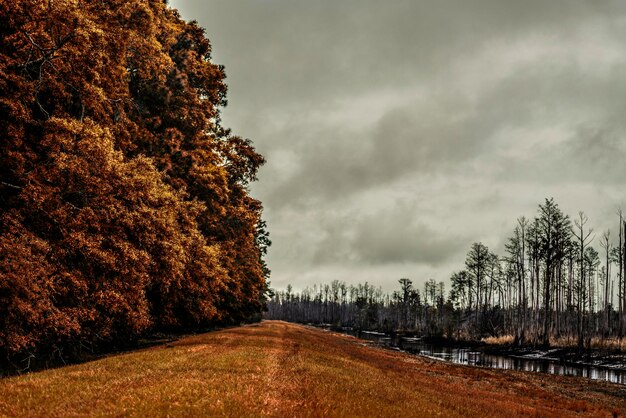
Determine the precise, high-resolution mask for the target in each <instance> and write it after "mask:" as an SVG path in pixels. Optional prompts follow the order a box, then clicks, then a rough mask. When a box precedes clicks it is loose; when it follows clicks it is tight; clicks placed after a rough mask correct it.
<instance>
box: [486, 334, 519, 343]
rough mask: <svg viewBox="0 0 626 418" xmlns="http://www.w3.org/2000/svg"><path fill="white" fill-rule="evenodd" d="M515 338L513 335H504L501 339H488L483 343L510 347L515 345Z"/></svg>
mask: <svg viewBox="0 0 626 418" xmlns="http://www.w3.org/2000/svg"><path fill="white" fill-rule="evenodd" d="M514 340H515V337H513V336H512V335H502V336H500V337H486V338H483V339H482V340H481V341H482V342H484V343H485V344H490V345H510V344H513V341H514Z"/></svg>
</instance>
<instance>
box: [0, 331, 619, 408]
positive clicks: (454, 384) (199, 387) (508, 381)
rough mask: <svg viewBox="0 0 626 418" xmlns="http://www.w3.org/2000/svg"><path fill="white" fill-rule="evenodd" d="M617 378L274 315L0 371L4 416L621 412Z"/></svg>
mask: <svg viewBox="0 0 626 418" xmlns="http://www.w3.org/2000/svg"><path fill="white" fill-rule="evenodd" d="M625 414H626V387H624V386H619V385H614V384H609V383H603V382H593V381H588V380H585V379H580V378H573V377H558V376H549V375H541V374H531V373H524V372H504V371H498V370H488V369H480V368H473V367H467V366H458V365H451V364H446V363H442V362H437V361H431V360H428V359H423V358H417V357H413V356H410V355H405V354H402V353H398V352H393V351H387V350H383V349H379V348H375V347H371V346H368V345H365V343H364V342H363V341H361V340H357V339H355V338H352V337H348V336H343V335H338V334H334V333H330V332H324V331H321V330H316V329H310V328H307V327H303V326H299V325H294V324H288V323H284V322H277V321H265V322H263V323H261V324H256V325H249V326H244V327H240V328H231V329H226V330H222V331H217V332H212V333H208V334H202V335H196V336H192V337H188V338H184V339H181V340H179V341H177V342H174V343H171V344H167V345H163V346H158V347H153V348H150V349H146V350H141V351H136V352H131V353H126V354H122V355H115V356H110V357H106V358H103V359H100V360H97V361H93V362H89V363H84V364H79V365H74V366H68V367H63V368H58V369H53V370H46V371H42V372H38V373H31V374H27V375H23V376H18V377H12V378H7V379H3V380H0V415H3V416H46V417H54V416H59V417H61V416H63V417H65V416H103V415H107V416H264V415H269V416H280V417H288V416H320V415H327V416H343V417H352V416H384V417H404V416H424V417H432V416H481V417H482V416H516V415H528V416H542V417H549V416H566V417H570V416H577V415H580V416H607V417H611V416H626V415H625Z"/></svg>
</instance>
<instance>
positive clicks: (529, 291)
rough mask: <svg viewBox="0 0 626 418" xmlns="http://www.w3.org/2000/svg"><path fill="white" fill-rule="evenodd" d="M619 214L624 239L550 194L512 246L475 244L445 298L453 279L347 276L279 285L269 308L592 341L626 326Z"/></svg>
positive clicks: (528, 338)
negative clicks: (388, 284)
mask: <svg viewBox="0 0 626 418" xmlns="http://www.w3.org/2000/svg"><path fill="white" fill-rule="evenodd" d="M617 218H618V219H616V221H617V222H616V224H617V225H618V232H617V234H615V235H617V238H618V239H617V242H614V240H612V239H611V232H610V231H606V232H604V233H602V235H601V237H600V238H599V239H598V238H597V237H596V235H595V234H594V232H593V230H592V229H590V228H589V226H588V219H587V217H586V216H585V215H584V213H582V212H581V213H579V214H578V216H577V217H576V218H575V219H574V220H573V221H572V219H571V218H570V217H569V216H568V215H566V214H564V213H563V212H562V211H561V209H560V208H559V206H558V205H557V204H556V203H555V202H554V200H553V199H546V200H545V201H544V202H543V203H542V204H540V205H539V207H538V211H537V215H536V216H535V217H534V218H533V219H532V220H529V219H527V218H525V217H521V218H519V219H518V220H517V223H516V225H515V228H514V229H513V232H512V234H511V236H510V237H509V238H508V241H507V244H506V246H505V253H504V254H502V255H497V254H495V253H493V252H492V251H491V250H490V249H489V248H488V247H487V246H485V245H484V244H482V243H480V242H478V243H474V244H472V246H471V248H470V250H469V252H468V254H467V257H466V260H465V268H464V269H463V270H461V271H458V272H455V273H454V274H452V277H451V278H450V281H451V289H450V292H449V294H448V295H447V297H446V298H445V301H444V289H443V283H439V284H437V283H436V282H434V281H432V280H431V281H428V282H426V285H425V287H424V289H423V290H422V291H421V292H420V290H417V289H415V288H413V286H412V282H411V281H410V280H408V279H401V280H400V290H399V291H397V292H394V293H393V294H391V295H385V294H383V293H382V292H381V291H380V290H377V291H374V290H373V289H372V290H367V289H370V287H369V286H368V285H367V284H366V285H365V286H360V285H359V286H349V287H346V285H345V284H342V283H340V282H338V283H333V284H331V286H320V287H317V288H314V289H313V291H311V290H310V289H305V291H303V292H302V293H301V294H295V295H294V294H292V293H291V292H286V293H285V292H278V293H276V295H275V296H274V298H273V300H272V301H271V303H270V311H269V314H270V315H272V316H273V317H280V318H285V319H292V320H297V321H305V322H327V323H335V322H337V323H340V324H345V325H349V326H365V327H369V328H379V329H383V328H400V329H412V330H415V331H417V332H421V333H436V334H439V335H447V336H449V337H455V338H481V337H485V336H502V335H512V336H513V337H514V342H515V343H516V344H519V345H523V344H538V345H544V346H548V345H550V344H551V342H554V341H555V340H563V339H566V340H569V341H570V342H572V343H575V344H576V345H577V347H578V349H579V350H582V349H583V348H585V347H589V346H590V342H591V339H592V338H594V337H595V338H612V337H615V338H622V337H624V334H625V333H626V281H625V279H624V274H625V271H626V255H625V251H626V244H625V243H626V239H624V236H625V234H626V222H624V219H623V216H622V213H621V211H620V212H619V213H618V214H617ZM615 235H614V236H615ZM595 242H597V243H598V244H599V246H600V251H598V250H597V249H596V248H595V247H594V246H593V244H594V243H595ZM336 289H339V290H336ZM346 289H347V290H346ZM338 296H339V298H338ZM364 312H365V313H364ZM363 315H365V316H366V317H367V319H366V320H365V321H364V322H363V321H362V318H363Z"/></svg>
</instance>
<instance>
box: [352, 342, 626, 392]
mask: <svg viewBox="0 0 626 418" xmlns="http://www.w3.org/2000/svg"><path fill="white" fill-rule="evenodd" d="M348 333H349V334H352V335H356V333H354V332H348ZM360 338H363V339H366V340H370V341H376V342H377V343H379V344H381V345H383V346H387V347H394V348H399V349H401V350H404V351H407V352H409V353H414V354H420V355H424V356H427V357H431V358H434V359H439V360H443V361H449V362H452V363H457V364H467V365H471V366H482V367H490V368H493V369H505V370H524V371H529V372H539V373H550V374H556V375H561V376H579V377H586V378H589V379H595V380H606V381H608V382H613V383H621V384H626V371H624V370H621V369H611V368H607V367H596V366H584V365H565V364H560V363H559V362H558V361H555V360H546V359H538V358H532V357H531V358H526V357H522V356H517V357H516V356H505V355H493V354H486V353H483V352H482V351H476V349H472V348H457V347H446V346H437V345H434V344H428V343H425V342H424V341H422V340H421V339H420V338H391V337H389V336H386V335H385V334H382V333H378V332H362V333H361V335H360Z"/></svg>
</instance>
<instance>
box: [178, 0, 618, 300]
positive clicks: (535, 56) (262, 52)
mask: <svg viewBox="0 0 626 418" xmlns="http://www.w3.org/2000/svg"><path fill="white" fill-rule="evenodd" d="M171 3H172V6H174V7H178V8H179V9H180V10H181V12H182V15H183V17H185V18H187V19H196V20H198V21H199V22H200V24H201V25H202V26H204V27H206V29H207V34H208V36H209V38H210V39H211V41H212V44H213V47H214V59H215V60H216V61H217V62H218V63H220V64H225V66H226V72H227V74H228V79H227V81H228V84H229V106H228V107H227V108H226V109H225V110H224V112H223V116H224V118H223V119H224V122H225V125H227V126H229V127H232V128H233V130H234V132H236V133H238V134H240V135H243V136H246V137H250V138H251V139H252V140H253V141H254V142H255V144H256V146H257V147H258V149H259V151H261V152H262V153H263V154H264V155H265V156H266V157H267V160H268V163H267V165H266V166H265V167H264V168H263V169H262V170H261V173H260V182H259V183H257V184H255V185H254V186H253V192H254V193H255V194H256V196H258V197H259V198H260V199H261V200H262V201H263V202H264V204H265V207H266V212H265V215H266V217H267V220H268V225H269V228H270V232H271V233H272V240H273V242H274V246H273V247H272V249H271V251H270V255H269V263H270V267H271V268H272V270H273V279H272V280H273V283H274V284H275V285H276V286H284V285H286V284H287V283H288V282H290V283H292V284H294V285H295V287H296V288H300V287H304V286H305V285H306V284H307V282H308V281H311V280H319V281H323V280H326V279H328V280H332V279H343V280H347V281H356V280H362V279H363V278H368V279H370V280H376V281H378V282H380V283H381V284H383V285H384V286H395V283H396V280H397V276H398V275H400V276H411V277H412V278H413V279H414V280H416V281H417V282H418V283H419V282H420V280H424V279H427V278H430V277H434V278H436V279H438V280H443V279H445V278H446V277H448V275H449V274H450V272H451V271H452V270H455V269H458V268H459V267H461V266H462V264H463V261H464V255H463V253H464V252H465V250H466V248H467V247H468V246H469V244H470V243H471V241H483V242H485V243H486V244H487V245H489V246H490V247H492V248H494V249H498V248H501V247H502V242H504V240H505V239H506V235H507V234H508V233H510V231H511V229H512V228H513V226H514V224H515V218H516V217H517V216H520V215H526V216H531V217H532V216H534V214H535V211H536V205H537V204H538V203H539V202H541V201H542V200H543V198H544V197H546V196H554V197H555V199H556V200H557V202H559V203H560V205H561V207H562V208H563V209H564V210H565V211H567V212H569V213H571V214H575V213H576V212H577V211H578V210H584V211H586V212H587V213H588V215H589V216H590V218H591V220H592V222H594V223H595V226H596V229H597V230H601V229H605V228H608V227H609V226H611V224H612V223H614V222H613V221H614V219H612V217H613V216H614V212H615V208H616V207H617V206H620V205H624V203H626V195H625V193H624V191H623V190H622V189H623V187H622V184H623V183H622V182H623V179H624V178H625V177H624V176H625V174H626V173H625V172H624V171H625V169H624V168H623V166H624V164H623V161H624V157H625V155H624V154H625V153H626V140H625V139H624V138H626V126H625V123H626V122H624V114H625V113H626V96H625V95H624V94H623V92H624V91H625V90H626V19H625V18H626V4H625V3H624V2H623V1H618V0H615V1H609V0H600V1H585V0H567V1H566V0H558V1H545V0H530V1H525V2H503V1H500V0H472V1H469V0H455V1H453V0H441V1H437V2H427V1H414V0H411V1H410V0H396V1H393V2H379V1H374V0H342V1H336V0H319V1H309V2H306V1H293V0H289V1H287V0H242V1H237V2H233V1H228V0H209V1H201V0H187V1H184V2H183V1H182V0H177V1H172V2H171ZM625 207H626V206H625Z"/></svg>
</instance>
